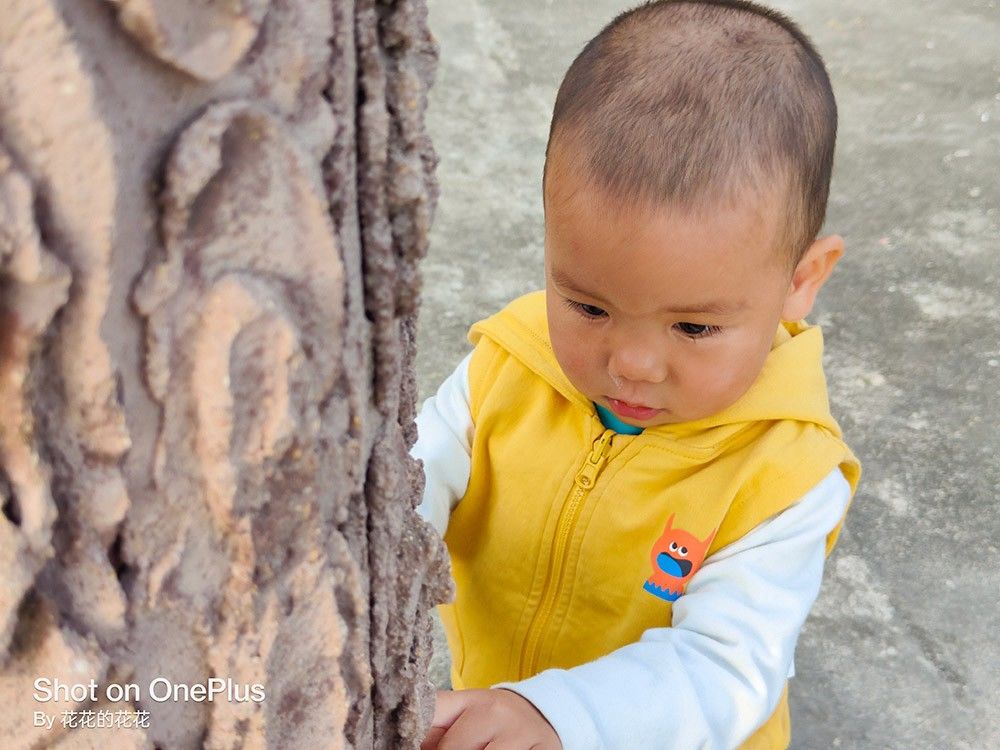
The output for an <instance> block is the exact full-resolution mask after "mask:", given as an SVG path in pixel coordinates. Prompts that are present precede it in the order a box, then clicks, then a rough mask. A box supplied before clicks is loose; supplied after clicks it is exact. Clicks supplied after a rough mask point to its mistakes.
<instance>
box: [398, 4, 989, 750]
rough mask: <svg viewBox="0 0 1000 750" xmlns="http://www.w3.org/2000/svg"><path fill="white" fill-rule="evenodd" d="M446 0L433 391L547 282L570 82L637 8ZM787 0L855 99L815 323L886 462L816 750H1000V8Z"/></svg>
mask: <svg viewBox="0 0 1000 750" xmlns="http://www.w3.org/2000/svg"><path fill="white" fill-rule="evenodd" d="M430 5H431V28H432V30H433V32H434V34H435V35H436V37H437V38H438V41H439V43H440V46H441V63H440V66H439V68H438V74H437V82H436V84H435V87H434V89H433V91H432V95H431V104H430V110H429V113H428V117H429V123H430V130H431V135H432V137H433V139H434V143H435V146H436V148H437V150H438V152H439V154H440V157H441V163H440V167H439V169H438V176H439V179H440V182H441V199H440V204H439V208H438V212H437V217H436V220H435V225H434V230H433V235H432V244H431V250H430V253H429V255H428V257H427V259H426V260H425V261H424V263H423V267H422V268H423V274H424V305H423V309H422V311H421V316H420V330H419V338H418V347H419V349H418V354H417V375H418V386H419V391H420V398H421V399H423V398H425V397H426V396H428V395H430V394H431V393H433V391H434V390H435V389H436V387H437V384H438V383H439V382H440V381H441V380H442V379H443V378H444V377H445V376H446V375H447V374H448V373H449V372H450V371H451V370H452V369H453V368H454V366H455V365H456V364H457V363H458V361H459V359H460V358H461V357H462V356H463V355H464V354H465V353H466V352H467V351H468V349H469V345H468V344H467V343H466V339H465V332H466V330H467V328H468V326H469V325H470V324H471V323H473V322H474V321H476V320H478V319H480V318H482V317H484V316H485V315H488V314H490V313H492V312H494V311H495V310H497V309H499V308H500V307H502V306H503V305H504V304H505V303H506V302H508V301H509V300H510V299H512V298H513V297H515V296H517V295H519V294H521V293H524V292H526V291H529V290H531V289H536V288H539V287H540V286H541V285H542V279H543V275H542V208H541V199H540V194H541V169H542V161H543V154H544V148H545V138H546V135H547V132H548V120H549V115H550V112H551V106H552V102H553V99H554V96H555V91H556V87H557V86H558V83H559V80H560V78H561V76H562V74H563V72H564V71H565V69H566V67H567V66H568V65H569V63H570V62H571V60H572V58H573V57H574V56H575V54H576V53H577V52H578V51H579V49H580V47H581V46H582V45H583V43H584V42H585V41H586V40H587V39H588V38H589V37H590V36H592V35H593V34H594V33H596V31H598V30H599V29H600V27H601V26H602V25H603V24H604V23H606V22H607V21H608V20H610V19H611V18H612V17H613V16H614V15H615V14H616V13H617V12H619V11H621V10H623V9H625V8H627V7H630V4H628V3H622V2H615V1H614V0H587V1H586V2H583V1H582V0H576V2H574V1H572V0H536V1H534V2H511V1H510V0H508V1H507V2H503V1H502V0H464V1H463V2H457V1H456V0H431V2H430ZM774 5H775V7H777V8H778V9H780V10H783V11H785V12H787V13H789V14H790V15H791V16H792V17H793V18H795V19H796V20H797V21H798V22H799V23H800V25H801V26H802V27H803V28H804V29H805V31H806V32H807V33H808V34H809V35H810V36H811V37H812V38H813V40H814V41H815V42H816V44H817V46H818V48H819V49H820V51H821V53H822V54H823V55H824V57H825V59H826V61H827V65H828V68H829V70H830V74H831V76H832V78H833V82H834V88H835V90H836V93H837V97H838V103H839V107H840V118H841V125H840V131H839V140H838V151H837V163H836V171H835V174H834V181H833V186H832V193H831V199H830V205H829V211H828V219H827V227H826V229H827V231H830V232H837V233H839V234H842V235H843V236H844V237H845V239H846V242H847V255H846V257H845V258H844V260H843V261H842V262H841V264H840V265H839V266H838V268H837V271H836V273H835V275H834V277H833V278H832V279H831V281H830V282H829V283H828V285H827V286H826V287H825V289H824V291H823V293H822V295H821V298H820V300H819V302H818V304H817V306H816V309H815V310H814V312H813V315H812V316H811V318H810V319H811V320H812V321H813V322H817V323H820V324H822V325H823V327H824V331H825V336H826V342H827V350H826V355H827V358H826V364H827V375H828V378H829V382H830V392H831V400H832V403H833V408H834V413H835V415H836V416H837V417H838V419H839V420H840V422H841V425H842V426H843V427H844V430H845V432H846V434H847V437H848V440H849V442H850V444H851V445H852V447H853V448H854V449H855V451H856V452H857V454H858V455H859V456H860V458H861V459H862V461H863V463H864V469H865V473H864V476H863V479H862V485H861V489H860V491H859V493H858V496H857V498H856V501H855V504H854V507H853V509H852V511H851V513H850V515H849V517H848V522H847V527H846V530H845V532H844V534H843V536H842V537H841V541H840V544H839V545H838V547H837V549H836V551H835V552H834V554H833V556H832V558H831V559H830V561H829V565H828V568H827V573H826V579H825V583H824V586H823V590H822V592H821V594H820V599H819V601H818V602H817V604H816V607H815V609H814V611H813V613H812V615H811V616H810V619H809V621H808V623H807V625H806V627H805V630H804V631H803V634H802V638H801V640H800V642H799V647H798V651H797V654H796V668H797V672H798V674H797V676H796V678H795V679H794V680H793V681H792V687H791V700H792V712H793V730H794V741H793V747H795V748H831V747H835V748H905V749H907V750H910V749H916V750H920V749H922V748H928V749H931V748H934V749H935V750H937V749H938V748H976V749H977V750H979V749H980V748H987V749H988V748H1000V700H998V698H1000V646H998V643H997V639H998V638H1000V550H998V544H1000V514H998V512H997V510H996V508H995V503H996V499H997V496H998V488H1000V460H998V456H1000V437H998V423H1000V418H998V417H1000V407H998V396H997V394H998V392H1000V334H998V325H1000V304H998V271H1000V239H998V238H1000V208H998V207H1000V180H998V174H1000V2H997V1H996V0H955V1H954V2H945V1H944V0H912V1H911V2H908V3H900V4H896V3H876V2H870V1H869V2H861V1H859V0H842V1H841V2H836V3H834V2H822V1H821V0H794V1H783V2H777V3H774ZM487 271H488V273H487ZM441 652H442V653H441V654H439V657H438V664H437V669H438V670H439V671H438V672H437V673H436V674H437V679H438V680H440V684H445V682H446V679H447V678H446V677H445V676H444V673H443V671H442V670H443V668H444V665H443V661H444V660H445V659H446V655H445V654H444V653H443V652H444V647H443V644H442V648H441Z"/></svg>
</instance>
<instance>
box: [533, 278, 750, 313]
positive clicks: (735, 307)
mask: <svg viewBox="0 0 1000 750" xmlns="http://www.w3.org/2000/svg"><path fill="white" fill-rule="evenodd" d="M552 280H553V281H554V282H555V283H556V284H558V285H559V286H561V287H564V288H565V289H566V291H569V292H575V293H576V294H582V295H583V296H585V297H590V298H592V299H595V300H597V301H598V302H600V303H601V304H603V305H608V304H609V303H608V302H607V300H605V299H604V298H603V297H601V295H599V294H594V293H593V292H588V291H585V290H583V289H581V288H580V287H579V286H577V284H576V282H575V281H573V280H572V279H571V278H569V276H567V275H566V274H565V273H563V272H562V271H560V270H559V269H557V268H553V269H552ZM747 307H748V305H747V302H746V300H742V299H741V300H737V301H736V302H728V301H726V302H724V301H722V300H712V301H710V302H700V303H695V304H690V305H679V306H677V307H672V306H670V305H666V306H664V307H661V308H660V309H659V310H658V312H661V313H674V314H678V313H700V314H710V315H734V314H735V313H738V312H741V311H743V310H745V309H746V308H747Z"/></svg>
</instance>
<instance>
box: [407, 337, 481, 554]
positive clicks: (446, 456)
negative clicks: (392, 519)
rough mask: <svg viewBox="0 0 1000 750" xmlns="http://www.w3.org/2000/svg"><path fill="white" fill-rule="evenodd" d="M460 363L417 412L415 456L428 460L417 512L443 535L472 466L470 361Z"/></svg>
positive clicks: (466, 486) (413, 455)
mask: <svg viewBox="0 0 1000 750" xmlns="http://www.w3.org/2000/svg"><path fill="white" fill-rule="evenodd" d="M471 359H472V352H469V354H467V355H466V357H465V358H464V359H463V360H462V361H461V362H460V363H459V364H458V367H456V368H455V371H454V372H453V373H452V374H451V375H449V376H448V377H447V378H446V379H445V381H444V382H443V383H441V386H440V387H439V388H438V391H437V393H436V394H435V395H433V396H431V397H430V398H427V399H426V400H424V403H423V405H422V406H421V407H420V413H419V414H417V418H416V422H417V442H415V443H414V444H413V447H412V448H411V449H410V455H411V456H412V457H413V458H419V459H420V460H422V461H423V462H424V477H425V479H426V483H425V484H424V495H423V498H422V499H421V501H420V505H418V506H417V513H419V514H420V516H421V517H422V518H423V519H424V520H426V521H427V522H428V523H430V524H431V525H432V526H433V527H434V528H435V529H437V531H438V533H439V534H440V535H441V536H444V532H445V531H446V530H447V528H448V519H449V517H450V516H451V511H452V510H453V509H454V508H455V506H456V505H458V501H459V500H461V499H462V496H463V495H465V490H466V489H467V488H468V486H469V472H470V470H471V466H472V458H471V456H472V436H473V429H474V428H473V424H472V413H471V408H470V406H469V361H470V360H471Z"/></svg>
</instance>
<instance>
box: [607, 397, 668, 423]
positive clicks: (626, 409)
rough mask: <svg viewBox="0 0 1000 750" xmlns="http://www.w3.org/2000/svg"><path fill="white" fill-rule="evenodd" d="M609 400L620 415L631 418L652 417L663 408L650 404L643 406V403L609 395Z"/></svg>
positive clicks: (612, 407)
mask: <svg viewBox="0 0 1000 750" xmlns="http://www.w3.org/2000/svg"><path fill="white" fill-rule="evenodd" d="M608 401H610V402H611V409H612V411H614V412H615V414H617V415H618V416H619V417H629V418H631V419H652V418H653V417H654V416H656V415H657V414H659V413H660V412H661V411H663V410H662V409H653V408H652V407H649V406H642V405H641V404H629V403H626V402H625V401H619V400H618V399H616V398H611V397H610V396H609V397H608Z"/></svg>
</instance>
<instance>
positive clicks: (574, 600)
mask: <svg viewBox="0 0 1000 750" xmlns="http://www.w3.org/2000/svg"><path fill="white" fill-rule="evenodd" d="M469 340H470V341H471V342H472V343H473V344H474V346H475V349H474V351H473V354H472V359H471V361H470V365H469V390H470V398H471V404H470V406H471V415H472V421H473V423H474V425H475V434H474V438H473V442H472V468H471V474H470V479H469V485H468V489H467V490H466V493H465V495H464V496H463V497H462V499H461V501H460V502H459V504H458V505H457V507H456V508H455V510H454V511H453V512H452V514H451V518H450V520H449V523H448V529H447V531H446V533H445V537H444V539H445V542H446V544H447V546H448V551H449V553H450V556H451V562H452V572H453V575H454V577H455V582H456V589H457V594H456V598H455V601H454V602H453V603H451V604H446V605H441V607H440V613H441V619H442V622H443V624H444V626H445V632H446V634H447V637H448V646H449V649H450V651H451V657H452V673H451V679H452V685H453V687H454V688H455V689H462V688H485V687H489V686H490V685H493V684H495V683H498V682H504V681H514V680H521V679H525V678H527V677H530V676H532V675H535V674H537V673H539V672H541V671H542V670H545V669H548V668H550V667H557V668H570V667H573V666H576V665H579V664H582V663H585V662H588V661H592V660H594V659H597V658H598V657H600V656H602V655H604V654H607V653H609V652H611V651H613V650H615V649H617V648H619V647H621V646H624V645H626V644H629V643H633V642H635V641H638V640H639V637H640V636H641V635H642V633H643V631H645V630H647V629H649V628H655V627H669V626H670V625H671V623H672V620H671V608H672V604H671V600H672V599H676V598H677V597H678V596H680V595H683V589H684V587H685V586H686V585H687V581H688V579H690V577H691V576H692V575H694V573H695V572H696V571H697V568H698V566H699V565H700V564H701V562H702V560H703V559H704V558H705V557H707V556H709V555H711V554H713V553H714V552H715V551H716V550H718V549H720V548H722V547H724V546H726V545H727V544H731V543H732V542H734V541H736V540H737V539H739V538H740V537H742V536H743V535H744V534H746V533H747V532H748V531H750V530H751V529H753V528H754V527H755V526H757V525H758V524H760V523H761V522H763V521H765V520H767V519H768V518H770V517H772V516H774V515H775V514H777V513H780V512H781V511H782V510H784V509H785V508H787V507H788V506H790V505H792V504H793V503H795V502H796V501H797V500H799V499H800V498H801V497H802V496H803V495H805V494H806V492H808V491H809V490H810V489H811V488H812V487H813V486H815V485H816V484H817V483H818V482H819V481H820V480H821V479H822V478H823V477H825V476H826V475H827V474H828V473H830V472H831V471H832V470H833V469H834V467H836V466H839V467H840V468H841V470H842V471H843V473H844V476H845V477H846V478H847V480H848V482H849V483H850V485H851V489H852V493H853V491H854V489H855V488H856V486H857V481H858V477H859V475H860V465H859V463H858V461H857V459H855V457H854V456H853V455H852V453H851V451H850V449H848V447H847V446H846V445H845V444H844V442H843V441H842V440H841V432H840V428H839V427H838V426H837V423H836V422H835V421H834V419H833V417H832V416H831V415H830V412H829V407H828V404H827V396H826V381H825V378H824V375H823V370H822V347H823V339H822V334H821V332H820V329H819V328H817V327H815V326H812V327H810V326H807V325H806V324H805V323H790V322H784V323H782V325H781V326H780V327H779V329H778V331H777V334H776V335H775V339H774V343H773V346H772V349H771V351H770V353H769V355H768V357H767V361H766V363H765V365H764V369H763V371H762V372H761V374H760V376H759V377H758V379H757V381H756V382H755V383H754V385H753V386H752V387H751V388H750V390H749V391H748V392H747V393H746V394H745V395H744V396H743V397H742V398H740V400H739V401H737V402H736V403H735V404H733V405H732V406H730V407H729V408H727V409H725V410H724V411H722V412H720V413H719V414H716V415H714V416H711V417H707V418H705V419H701V420H698V421H695V422H687V423H683V424H672V425H662V426H657V427H649V428H646V429H645V430H644V431H643V432H642V433H641V434H639V435H625V434H621V433H615V432H613V431H611V430H608V429H606V428H605V427H604V426H603V425H602V423H601V421H600V419H599V417H598V415H597V413H596V411H595V409H594V406H593V404H592V403H591V402H590V401H589V400H588V399H587V398H586V397H585V396H584V395H583V394H582V393H580V392H579V391H578V390H576V389H575V388H574V387H573V386H572V385H571V384H570V382H569V381H568V380H567V378H566V376H565V375H564V374H563V372H562V370H561V369H560V367H559V364H558V362H557V361H556V358H555V356H554V354H553V352H552V347H551V344H550V342H549V337H548V324H547V319H546V312H545V292H544V291H538V292H532V293H530V294H527V295H524V296H522V297H520V298H518V299H516V300H514V301H513V302H511V303H510V304H509V305H508V306H507V307H506V308H504V309H503V310H501V311H500V312H499V313H497V314H495V315H493V316H491V317H489V318H487V319H485V320H482V321H479V322H478V323H476V324H475V325H473V326H472V328H471V329H470V331H469ZM842 523H843V520H841V524H842ZM839 532H840V525H838V526H837V528H836V529H835V530H834V531H833V532H831V534H830V535H829V537H828V539H827V554H829V552H830V550H831V549H832V548H833V545H834V543H835V541H836V539H837V535H838V534H839ZM671 543H673V544H675V545H677V547H675V549H676V548H678V547H679V546H685V547H687V548H688V549H687V557H686V558H682V557H680V556H679V555H676V554H673V553H671ZM661 553H662V554H665V555H668V556H669V557H662V556H661ZM657 560H660V561H663V562H664V563H666V567H664V566H663V565H657ZM789 726H790V725H789V717H788V704H787V685H786V689H785V693H784V694H783V695H782V698H781V701H780V703H779V704H778V707H777V709H776V711H775V712H774V714H773V715H772V716H771V718H770V719H769V720H768V721H767V722H766V723H765V724H764V725H763V726H762V727H761V728H760V730H759V731H758V732H757V733H756V734H755V735H753V737H751V738H750V740H749V741H748V742H747V743H746V744H745V745H744V747H753V748H784V747H787V745H788V743H789V741H790V730H789Z"/></svg>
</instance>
